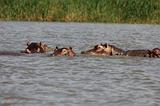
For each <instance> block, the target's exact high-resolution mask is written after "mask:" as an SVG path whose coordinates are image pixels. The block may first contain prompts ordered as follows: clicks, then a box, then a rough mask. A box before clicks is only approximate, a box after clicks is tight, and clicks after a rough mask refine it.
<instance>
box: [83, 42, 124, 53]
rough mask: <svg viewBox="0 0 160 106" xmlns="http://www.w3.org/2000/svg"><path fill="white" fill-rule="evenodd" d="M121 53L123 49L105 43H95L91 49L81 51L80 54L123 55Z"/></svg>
mask: <svg viewBox="0 0 160 106" xmlns="http://www.w3.org/2000/svg"><path fill="white" fill-rule="evenodd" d="M123 53H124V51H123V50H122V49H120V48H118V47H116V46H114V45H110V44H107V43H105V44H99V45H96V46H94V48H93V49H90V50H87V51H82V52H81V54H87V55H98V56H113V55H123Z"/></svg>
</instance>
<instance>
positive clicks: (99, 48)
mask: <svg viewBox="0 0 160 106" xmlns="http://www.w3.org/2000/svg"><path fill="white" fill-rule="evenodd" d="M104 49H105V46H104V45H102V44H98V45H95V46H94V48H92V49H90V50H87V51H82V52H81V54H86V55H103V56H104V55H108V54H106V52H105V51H104Z"/></svg>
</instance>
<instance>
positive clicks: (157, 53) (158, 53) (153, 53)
mask: <svg viewBox="0 0 160 106" xmlns="http://www.w3.org/2000/svg"><path fill="white" fill-rule="evenodd" d="M124 55H125V56H137V57H150V58H151V57H153V58H154V57H160V49H159V48H154V49H153V50H148V49H146V50H127V51H126V52H125V54H124Z"/></svg>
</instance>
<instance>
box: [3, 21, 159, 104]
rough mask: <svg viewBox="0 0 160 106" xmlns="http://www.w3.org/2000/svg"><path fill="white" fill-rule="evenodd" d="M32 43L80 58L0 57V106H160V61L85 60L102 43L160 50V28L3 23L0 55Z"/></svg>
mask: <svg viewBox="0 0 160 106" xmlns="http://www.w3.org/2000/svg"><path fill="white" fill-rule="evenodd" d="M27 41H42V42H44V43H47V44H48V45H49V46H50V47H55V46H60V47H68V46H72V47H73V49H74V50H75V51H76V52H77V54H78V55H77V56H76V57H75V58H69V57H48V56H47V54H33V55H28V56H0V106H159V105H160V59H153V58H135V57H134V58H124V57H89V56H88V57H87V56H82V55H80V52H81V51H83V50H86V49H89V48H92V47H93V46H94V45H96V44H99V43H110V44H114V45H116V46H117V47H120V48H123V49H152V48H154V47H160V26H159V25H130V24H91V23H41V22H0V51H19V50H23V49H24V48H25V47H26V42H27Z"/></svg>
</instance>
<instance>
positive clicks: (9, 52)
mask: <svg viewBox="0 0 160 106" xmlns="http://www.w3.org/2000/svg"><path fill="white" fill-rule="evenodd" d="M3 55H7V56H22V55H25V54H24V53H20V52H14V51H0V56H3Z"/></svg>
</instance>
